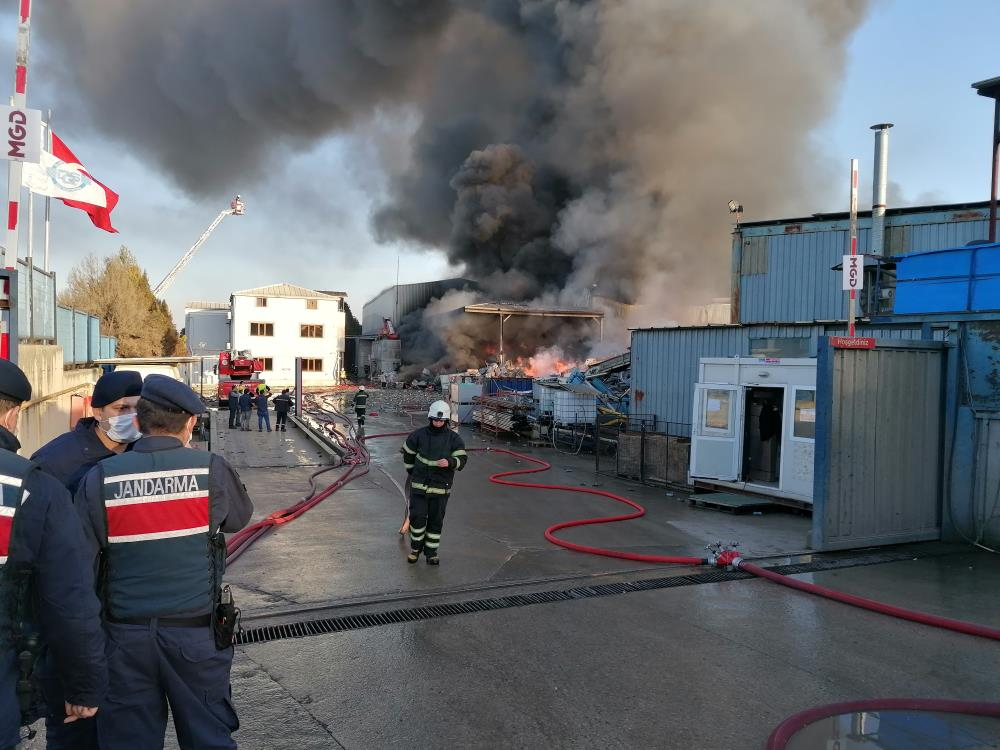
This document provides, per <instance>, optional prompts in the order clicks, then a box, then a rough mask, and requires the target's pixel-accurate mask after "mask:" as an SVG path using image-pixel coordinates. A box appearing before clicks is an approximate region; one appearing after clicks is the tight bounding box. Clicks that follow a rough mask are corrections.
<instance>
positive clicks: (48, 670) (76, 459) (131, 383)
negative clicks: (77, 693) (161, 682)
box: [31, 370, 142, 750]
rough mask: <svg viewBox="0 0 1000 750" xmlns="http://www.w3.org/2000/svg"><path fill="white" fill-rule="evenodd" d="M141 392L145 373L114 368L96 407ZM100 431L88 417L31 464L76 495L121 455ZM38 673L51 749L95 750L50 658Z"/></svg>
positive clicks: (92, 727) (93, 725) (92, 725)
mask: <svg viewBox="0 0 1000 750" xmlns="http://www.w3.org/2000/svg"><path fill="white" fill-rule="evenodd" d="M141 390H142V375H140V374H139V373H138V372H135V371H134V370H115V371H114V372H109V373H106V374H105V375H102V376H101V377H100V379H98V381H97V383H96V384H95V386H94V393H93V397H92V399H91V405H92V406H96V407H103V406H107V405H108V404H111V403H114V402H115V401H118V400H119V399H122V398H127V397H131V396H138V395H139V393H140V391H141ZM97 430H98V422H97V420H96V419H94V418H93V417H85V418H83V419H81V420H79V421H78V422H77V423H76V426H75V427H74V428H73V429H72V430H70V431H69V432H64V433H63V434H62V435H60V436H59V437H57V438H55V439H53V440H50V441H49V442H48V443H46V444H45V445H43V446H42V447H41V448H39V449H38V450H37V451H35V453H34V455H32V457H31V460H32V461H33V462H34V463H36V464H38V466H39V467H40V468H41V469H42V471H44V472H45V473H46V474H50V475H52V476H53V477H55V478H56V479H58V480H59V482H60V483H61V484H62V485H63V486H65V487H66V489H67V490H69V492H70V495H71V496H72V495H74V494H75V493H76V490H77V487H78V486H79V484H80V482H81V481H83V478H84V477H85V476H86V475H87V472H89V471H90V470H91V469H92V468H94V467H95V466H96V465H97V464H98V463H100V462H101V461H103V460H104V459H106V458H111V456H117V455H118V454H117V453H115V451H113V450H111V449H109V448H108V447H107V446H106V445H105V444H104V443H102V442H101V438H100V437H98V435H97ZM125 450H126V451H129V450H132V444H131V443H130V444H128V445H126V446H125ZM38 670H39V674H40V677H41V683H42V686H43V688H44V692H45V699H46V701H47V703H48V704H49V716H48V718H46V720H45V744H46V747H47V748H48V750H63V748H70V749H72V750H96V748H97V719H96V718H91V719H78V720H77V721H74V722H72V723H70V724H65V723H63V721H62V718H63V717H62V714H63V711H64V708H63V698H62V689H61V687H60V685H59V681H58V679H56V678H55V672H56V670H55V665H54V664H52V662H51V656H50V658H47V659H46V660H45V661H44V662H43V663H42V664H40V665H39V668H38Z"/></svg>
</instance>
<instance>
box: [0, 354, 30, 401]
mask: <svg viewBox="0 0 1000 750" xmlns="http://www.w3.org/2000/svg"><path fill="white" fill-rule="evenodd" d="M0 398H5V399H7V400H8V401H16V402H17V403H19V404H21V403H24V402H25V401H31V383H29V382H28V377H27V376H26V375H25V374H24V372H23V371H22V370H21V368H20V367H18V366H17V365H15V364H14V363H13V362H11V361H10V360H9V359H0Z"/></svg>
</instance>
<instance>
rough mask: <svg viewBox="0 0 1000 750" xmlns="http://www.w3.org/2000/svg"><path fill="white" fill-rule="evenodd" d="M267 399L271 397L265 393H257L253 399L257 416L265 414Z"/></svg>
mask: <svg viewBox="0 0 1000 750" xmlns="http://www.w3.org/2000/svg"><path fill="white" fill-rule="evenodd" d="M269 398H271V396H270V395H269V394H267V393H258V394H257V395H256V396H254V397H253V400H254V403H255V404H256V405H257V413H258V414H266V413H267V400H268V399H269Z"/></svg>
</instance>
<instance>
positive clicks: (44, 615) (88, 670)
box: [0, 427, 108, 747]
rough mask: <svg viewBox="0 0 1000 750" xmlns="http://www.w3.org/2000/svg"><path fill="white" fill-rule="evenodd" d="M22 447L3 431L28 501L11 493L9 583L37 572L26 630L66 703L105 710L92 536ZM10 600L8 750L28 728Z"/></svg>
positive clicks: (0, 671) (1, 705)
mask: <svg viewBox="0 0 1000 750" xmlns="http://www.w3.org/2000/svg"><path fill="white" fill-rule="evenodd" d="M19 447H20V444H19V443H18V442H17V438H15V437H14V436H13V435H12V434H11V433H10V432H8V431H7V430H5V429H3V428H2V427H0V473H2V474H5V475H6V476H8V477H14V476H15V475H19V476H21V477H23V490H24V492H23V493H20V497H16V496H10V495H9V494H8V493H6V492H5V493H4V498H5V499H4V501H3V503H4V505H6V506H7V507H10V504H9V501H10V500H12V499H13V500H14V501H15V502H17V501H18V500H19V501H20V503H19V505H17V507H16V509H15V511H14V514H13V523H12V524H9V523H8V524H2V523H0V537H2V538H0V558H3V557H5V556H6V562H5V563H3V564H0V569H2V571H3V574H4V578H3V579H2V580H6V579H7V576H9V575H11V574H12V572H13V571H14V570H15V569H17V568H20V567H22V566H23V567H27V568H30V570H31V595H30V596H31V601H30V604H31V606H30V609H31V610H32V611H33V617H32V618H31V620H30V622H28V623H27V624H26V627H28V628H31V629H33V630H35V631H37V632H39V633H40V634H41V637H42V641H43V642H44V644H45V647H46V648H47V649H48V652H49V657H50V658H49V661H50V662H51V664H52V665H53V668H54V670H55V677H56V678H57V679H58V680H59V681H60V682H61V683H62V693H63V696H64V700H65V701H67V702H69V703H72V704H76V705H82V706H97V705H99V704H100V702H101V700H102V699H103V697H104V693H105V691H106V689H107V681H108V677H107V666H106V663H105V660H104V634H103V632H102V630H101V622H100V612H101V606H100V602H99V601H98V599H97V595H96V593H95V591H94V578H93V572H92V570H93V569H92V567H91V566H90V565H88V564H87V563H88V561H89V558H88V557H87V552H86V542H85V540H84V535H83V532H82V530H81V528H80V522H79V519H78V517H77V514H76V513H74V512H73V507H72V503H71V501H70V496H69V493H68V492H67V491H66V488H65V487H63V486H62V485H61V484H59V482H57V481H56V480H55V479H54V478H53V477H51V476H49V475H48V474H46V473H44V472H42V471H40V470H39V469H38V468H37V467H35V466H33V465H32V464H31V463H30V462H29V461H28V460H27V459H24V458H21V457H20V456H17V455H16V454H15V451H16V450H17V449H18V448H19ZM8 481H9V480H8ZM4 486H5V487H10V485H9V484H5V485H4ZM15 489H16V488H15ZM16 494H18V493H15V495H16ZM4 515H5V518H10V516H9V515H7V514H6V513H5V514H4ZM7 530H9V547H8V543H7V542H8V537H7ZM8 592H9V589H8V587H7V584H6V583H4V584H0V747H6V746H7V745H9V744H16V741H17V738H16V735H17V727H18V724H20V720H19V716H18V711H17V710H16V708H13V707H14V706H16V695H15V692H14V691H15V686H16V683H17V679H18V670H17V663H16V657H15V654H14V653H13V650H12V648H11V640H10V639H11V635H12V631H11V620H10V615H11V612H10V611H8V609H7V608H8V606H9V603H10V602H9V597H8ZM12 701H13V702H12Z"/></svg>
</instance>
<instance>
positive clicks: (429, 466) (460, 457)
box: [403, 425, 469, 495]
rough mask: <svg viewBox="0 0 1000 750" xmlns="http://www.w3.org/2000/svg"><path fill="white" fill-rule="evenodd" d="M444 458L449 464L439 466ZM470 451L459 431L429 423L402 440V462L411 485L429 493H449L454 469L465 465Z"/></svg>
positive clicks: (459, 469)
mask: <svg viewBox="0 0 1000 750" xmlns="http://www.w3.org/2000/svg"><path fill="white" fill-rule="evenodd" d="M442 458H445V459H448V466H447V467H443V466H438V465H437V462H438V461H439V460H441V459H442ZM468 461H469V454H468V453H466V451H465V443H464V442H463V441H462V438H461V437H460V436H459V434H458V433H457V432H452V431H451V430H450V429H448V426H447V425H444V426H442V427H435V426H434V425H427V426H426V427H421V428H419V429H417V430H414V431H413V432H411V433H410V434H409V435H408V436H407V438H406V441H405V442H404V443H403V465H404V466H405V467H406V471H407V473H408V474H409V475H410V480H411V481H410V487H411V489H413V490H417V491H420V492H424V493H426V494H428V495H447V494H449V493H450V492H451V485H452V483H453V482H454V481H455V472H456V471H461V470H462V469H464V468H465V464H466V463H468Z"/></svg>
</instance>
